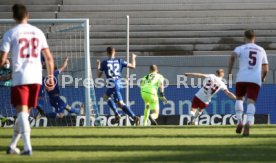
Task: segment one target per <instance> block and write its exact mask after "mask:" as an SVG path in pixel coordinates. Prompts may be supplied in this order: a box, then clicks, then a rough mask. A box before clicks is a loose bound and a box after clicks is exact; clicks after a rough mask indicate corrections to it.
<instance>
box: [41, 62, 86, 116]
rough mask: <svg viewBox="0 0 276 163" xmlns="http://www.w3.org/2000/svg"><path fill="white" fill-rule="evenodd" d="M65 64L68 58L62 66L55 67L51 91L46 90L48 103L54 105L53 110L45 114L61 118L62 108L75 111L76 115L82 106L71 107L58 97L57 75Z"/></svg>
mask: <svg viewBox="0 0 276 163" xmlns="http://www.w3.org/2000/svg"><path fill="white" fill-rule="evenodd" d="M67 66H68V58H66V59H65V61H64V63H63V65H62V67H60V68H59V69H57V68H56V67H55V72H54V77H55V87H54V89H53V90H51V91H46V92H47V94H48V96H49V100H50V104H51V106H52V107H54V109H55V112H50V113H46V116H54V117H58V118H62V117H63V116H64V110H67V111H68V112H69V113H75V114H77V115H80V114H83V106H81V107H80V108H73V107H71V106H70V105H68V104H67V103H65V102H64V101H63V100H62V99H61V97H60V90H59V85H58V76H59V74H60V73H61V72H63V71H64V70H65V69H66V67H67Z"/></svg>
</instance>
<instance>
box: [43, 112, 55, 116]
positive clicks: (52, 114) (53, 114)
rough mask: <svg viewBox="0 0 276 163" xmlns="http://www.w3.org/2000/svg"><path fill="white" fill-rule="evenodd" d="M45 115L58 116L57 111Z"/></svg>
mask: <svg viewBox="0 0 276 163" xmlns="http://www.w3.org/2000/svg"><path fill="white" fill-rule="evenodd" d="M45 115H46V117H56V116H57V113H56V112H50V113H46V114H45Z"/></svg>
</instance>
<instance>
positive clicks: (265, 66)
mask: <svg viewBox="0 0 276 163" xmlns="http://www.w3.org/2000/svg"><path fill="white" fill-rule="evenodd" d="M268 72H269V64H263V65H262V82H265V79H266V76H267V74H268Z"/></svg>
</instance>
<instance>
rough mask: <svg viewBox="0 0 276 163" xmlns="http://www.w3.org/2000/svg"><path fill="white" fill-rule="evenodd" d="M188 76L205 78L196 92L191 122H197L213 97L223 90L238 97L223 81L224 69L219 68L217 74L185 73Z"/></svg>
mask: <svg viewBox="0 0 276 163" xmlns="http://www.w3.org/2000/svg"><path fill="white" fill-rule="evenodd" d="M184 75H186V76H187V77H196V78H205V79H204V81H203V86H202V88H200V89H199V91H198V92H197V93H196V94H195V96H194V99H193V101H192V108H191V110H190V116H191V121H190V123H191V124H193V125H194V124H195V123H196V121H197V118H198V117H199V116H200V115H201V114H202V112H203V110H204V109H205V108H206V107H207V106H208V105H209V103H210V102H211V99H212V97H213V96H214V95H215V94H216V93H218V92H219V91H220V90H222V91H223V92H224V93H225V94H226V95H227V96H228V97H230V98H232V99H234V100H235V99H236V96H235V95H234V94H233V93H232V92H230V91H229V90H228V89H227V86H226V85H225V84H224V82H223V81H222V79H223V77H224V70H223V69H218V70H217V71H216V74H201V73H185V74H184Z"/></svg>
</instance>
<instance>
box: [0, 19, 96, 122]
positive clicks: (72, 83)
mask: <svg viewBox="0 0 276 163" xmlns="http://www.w3.org/2000/svg"><path fill="white" fill-rule="evenodd" d="M29 23H30V24H32V25H34V26H36V27H38V28H40V29H41V30H42V31H43V32H44V33H45V35H46V38H47V41H48V44H49V47H50V49H51V52H52V54H53V56H54V61H55V65H56V66H57V68H59V67H61V66H62V65H63V62H64V60H65V59H66V58H68V59H69V61H68V67H67V68H66V69H65V70H64V72H62V73H61V74H60V75H59V80H58V81H59V87H60V91H61V93H60V95H61V97H62V99H63V100H64V101H65V102H66V103H67V104H68V105H70V106H71V107H74V108H81V107H82V106H84V108H85V109H84V110H85V111H84V115H85V116H84V117H83V119H82V123H83V125H86V126H90V125H91V124H92V123H91V120H90V117H91V115H94V116H96V113H97V105H96V103H95V102H96V98H95V92H94V88H93V85H92V72H91V65H90V52H89V51H90V50H89V20H88V19H44V20H43V19H33V20H29ZM13 26H15V23H14V21H13V20H7V19H2V20H1V19H0V38H1V42H2V37H3V34H4V32H5V31H7V30H8V29H10V28H12V27H13ZM1 42H0V44H1ZM9 57H10V56H9ZM44 100H45V102H44V106H43V110H44V112H46V113H48V112H53V111H54V110H53V108H52V107H51V106H50V103H49V98H48V96H47V94H45V98H44ZM0 101H1V105H0V115H2V116H5V117H9V118H10V119H11V121H12V119H13V117H14V116H15V115H16V113H15V109H14V108H12V106H11V105H10V87H9V86H7V85H4V84H3V83H1V86H0ZM36 112H37V111H36V110H33V111H32V113H31V116H34V115H36ZM65 115H66V116H65V117H64V118H62V119H58V118H55V117H54V118H53V119H52V120H51V121H49V118H51V117H47V118H48V119H47V121H48V123H56V124H52V125H72V124H74V123H72V121H75V120H76V117H75V116H76V115H75V114H70V113H67V112H65ZM92 119H93V118H92ZM34 123H40V121H37V122H34ZM36 125H39V124H36ZM48 125H51V124H48ZM7 126H8V125H7Z"/></svg>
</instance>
